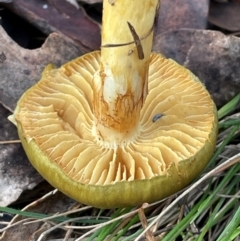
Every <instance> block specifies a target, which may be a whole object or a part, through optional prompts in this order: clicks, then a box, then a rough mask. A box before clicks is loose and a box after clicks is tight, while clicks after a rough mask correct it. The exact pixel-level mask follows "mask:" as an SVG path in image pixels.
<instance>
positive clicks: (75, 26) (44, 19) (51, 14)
mask: <svg viewBox="0 0 240 241" xmlns="http://www.w3.org/2000/svg"><path fill="white" fill-rule="evenodd" d="M5 6H6V8H8V9H10V10H11V11H13V12H15V13H16V14H18V15H20V16H22V17H24V18H25V19H27V20H28V21H29V22H30V23H31V24H32V25H34V26H36V27H38V28H39V29H40V30H41V31H42V32H44V33H45V34H49V33H52V32H58V33H62V34H64V35H65V36H67V37H69V38H71V39H73V40H74V41H75V42H76V43H77V44H78V45H79V47H80V48H81V50H82V51H83V52H88V51H90V50H96V49H99V48H100V44H101V43H100V41H101V39H100V26H99V25H98V24H97V23H95V22H94V21H93V20H91V19H90V18H89V17H88V16H87V14H86V13H85V11H84V10H83V8H81V7H80V8H79V9H77V8H76V7H75V6H73V5H72V4H71V3H69V2H67V1H57V0H48V1H46V0H43V1H35V0H28V1H25V0H18V1H13V2H12V3H10V4H6V5H5Z"/></svg>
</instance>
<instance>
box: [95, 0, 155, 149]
mask: <svg viewBox="0 0 240 241" xmlns="http://www.w3.org/2000/svg"><path fill="white" fill-rule="evenodd" d="M158 8H159V0H132V1H129V0H121V1H119V0H115V1H114V2H112V1H108V0H104V1H103V25H102V49H101V63H100V69H99V71H98V72H97V73H96V74H95V76H94V115H95V118H96V119H95V121H96V132H97V136H98V139H99V140H101V141H104V142H105V143H109V145H110V146H117V145H122V144H127V143H128V142H129V141H131V140H132V139H134V137H135V136H136V134H137V132H138V127H139V116H140V111H141V108H142V106H143V104H144V100H145V98H146V96H147V92H148V89H147V88H148V67H149V58H150V54H151V49H152V40H153V25H154V19H155V16H156V14H157V11H158Z"/></svg>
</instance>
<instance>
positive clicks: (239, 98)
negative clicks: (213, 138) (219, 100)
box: [218, 93, 240, 119]
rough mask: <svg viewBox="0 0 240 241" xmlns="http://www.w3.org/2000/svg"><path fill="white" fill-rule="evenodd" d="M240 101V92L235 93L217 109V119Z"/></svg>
mask: <svg viewBox="0 0 240 241" xmlns="http://www.w3.org/2000/svg"><path fill="white" fill-rule="evenodd" d="M239 102H240V93H239V94H237V95H236V96H235V97H234V98H233V99H232V100H231V101H229V102H228V103H227V104H226V105H224V106H223V107H222V108H220V109H219V110H218V119H222V118H223V117H224V116H226V115H227V114H229V113H230V112H231V111H233V110H234V108H235V107H236V106H237V104H238V103H239Z"/></svg>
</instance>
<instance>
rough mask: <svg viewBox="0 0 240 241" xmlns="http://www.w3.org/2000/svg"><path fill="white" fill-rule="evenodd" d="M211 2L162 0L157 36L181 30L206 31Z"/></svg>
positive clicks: (205, 0)
mask: <svg viewBox="0 0 240 241" xmlns="http://www.w3.org/2000/svg"><path fill="white" fill-rule="evenodd" d="M208 6H209V0H201V1H199V0H184V1H182V0H171V1H169V0H161V7H160V14H159V18H158V24H157V30H156V35H158V34H160V33H163V32H166V31H171V30H177V29H179V28H194V29H205V28H206V26H207V17H208Z"/></svg>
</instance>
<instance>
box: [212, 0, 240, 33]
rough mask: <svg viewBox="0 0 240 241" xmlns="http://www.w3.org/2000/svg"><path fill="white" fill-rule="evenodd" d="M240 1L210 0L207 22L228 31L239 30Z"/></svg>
mask: <svg viewBox="0 0 240 241" xmlns="http://www.w3.org/2000/svg"><path fill="white" fill-rule="evenodd" d="M239 13H240V1H239V0H238V1H236V0H235V2H226V3H219V2H215V1H211V3H210V10H209V22H210V23H212V24H214V25H216V26H218V27H220V28H223V29H226V30H228V31H232V32H237V31H240V14H239Z"/></svg>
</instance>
